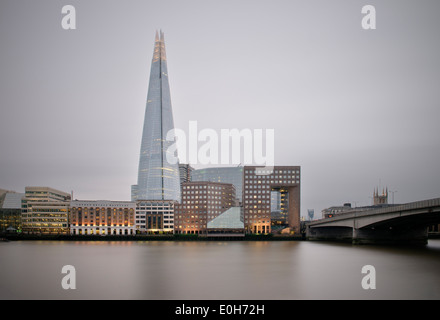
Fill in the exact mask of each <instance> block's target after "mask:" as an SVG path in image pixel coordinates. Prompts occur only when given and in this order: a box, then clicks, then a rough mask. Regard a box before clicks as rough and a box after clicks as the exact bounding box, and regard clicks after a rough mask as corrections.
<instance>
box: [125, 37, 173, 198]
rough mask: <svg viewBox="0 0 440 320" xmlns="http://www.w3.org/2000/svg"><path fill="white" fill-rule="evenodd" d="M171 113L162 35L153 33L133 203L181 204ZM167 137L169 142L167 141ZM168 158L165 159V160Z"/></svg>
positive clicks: (132, 196)
mask: <svg viewBox="0 0 440 320" xmlns="http://www.w3.org/2000/svg"><path fill="white" fill-rule="evenodd" d="M173 129H174V121H173V111H172V107H171V97H170V86H169V83H168V68H167V58H166V53H165V42H164V34H163V32H162V31H161V32H160V35H159V34H158V33H157V32H156V40H155V43H154V52H153V60H152V63H151V71H150V83H149V87H148V96H147V105H146V109H145V119H144V129H143V133H142V143H141V150H140V158H139V172H138V183H137V185H133V186H132V194H131V198H132V200H133V201H135V200H175V201H179V202H180V178H179V164H178V163H177V161H169V159H177V153H176V152H175V150H174V152H173V151H172V150H171V148H170V146H172V145H173V144H174V140H173V139H169V138H170V137H174V136H173V135H171V136H170V135H169V132H172V131H171V130H173ZM167 134H168V140H167ZM167 155H168V156H167Z"/></svg>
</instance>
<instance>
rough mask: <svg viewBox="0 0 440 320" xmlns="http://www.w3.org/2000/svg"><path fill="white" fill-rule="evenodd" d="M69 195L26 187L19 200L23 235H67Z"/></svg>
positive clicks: (49, 189) (57, 191) (44, 188)
mask: <svg viewBox="0 0 440 320" xmlns="http://www.w3.org/2000/svg"><path fill="white" fill-rule="evenodd" d="M70 200H71V195H70V194H69V193H66V192H63V191H59V190H56V189H52V188H49V187H26V188H25V196H24V197H23V198H22V200H21V220H22V230H23V232H24V233H37V234H69V206H70Z"/></svg>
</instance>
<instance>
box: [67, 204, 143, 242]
mask: <svg viewBox="0 0 440 320" xmlns="http://www.w3.org/2000/svg"><path fill="white" fill-rule="evenodd" d="M135 209H136V204H135V202H132V201H107V200H85V201H80V200H74V201H71V202H70V233H71V234H73V235H133V234H135V231H136V227H135V222H134V216H135Z"/></svg>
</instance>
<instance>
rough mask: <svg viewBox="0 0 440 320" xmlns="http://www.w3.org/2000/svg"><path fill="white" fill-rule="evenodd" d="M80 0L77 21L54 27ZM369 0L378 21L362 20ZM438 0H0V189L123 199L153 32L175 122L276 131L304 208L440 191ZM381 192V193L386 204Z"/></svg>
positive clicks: (134, 156) (278, 157) (133, 163)
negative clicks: (297, 172) (366, 25)
mask: <svg viewBox="0 0 440 320" xmlns="http://www.w3.org/2000/svg"><path fill="white" fill-rule="evenodd" d="M67 4H71V5H73V6H75V8H76V15H77V22H76V23H77V30H70V31H69V30H63V29H62V28H61V19H62V14H61V8H62V7H63V6H64V5H67ZM366 4H371V5H374V6H375V8H376V11H377V29H376V30H369V31H367V30H363V29H362V28H361V19H362V16H363V15H362V14H361V8H362V6H364V5H366ZM439 12H440V2H438V1H415V0H412V1H385V2H384V1H352V0H346V1H327V0H326V1H324V0H323V1H306V0H302V1H292V0H288V1H287V0H286V1H273V0H271V1H244V0H240V1H230V0H226V1H192V0H185V1H140V0H139V1H108V0H106V1H78V0H77V1H70V0H69V1H67V2H64V1H30V0H28V1H12V0H9V1H5V0H2V2H1V3H0V70H1V72H0V108H1V109H0V110H1V113H0V137H1V140H0V188H4V189H12V190H15V191H19V192H23V191H24V187H25V186H31V185H43V186H50V187H53V188H57V189H60V190H63V191H67V192H70V191H71V190H73V192H74V197H75V198H78V199H109V200H129V199H130V185H131V184H135V183H136V180H137V167H138V161H139V148H140V141H141V134H142V125H143V117H144V112H145V101H146V95H147V88H148V78H149V72H150V64H151V58H152V53H153V45H154V35H155V31H156V30H158V29H162V30H163V31H164V32H165V42H166V49H167V57H168V70H169V79H170V87H171V98H172V103H173V112H174V122H175V126H176V127H177V128H182V129H186V128H188V121H191V120H197V121H198V126H199V129H202V128H213V129H216V130H220V129H221V128H226V129H228V128H231V129H232V128H238V129H243V128H251V129H268V128H271V129H272V128H273V129H275V163H276V164H278V165H300V166H301V167H302V190H301V201H302V204H301V207H302V208H301V209H302V215H306V214H307V209H312V208H313V209H315V215H318V216H319V215H320V211H321V210H322V209H323V208H325V207H328V206H331V205H340V204H342V203H344V202H352V203H353V204H355V203H356V204H357V205H358V206H359V205H368V204H370V203H371V198H369V197H371V196H372V192H373V189H374V188H375V187H377V186H378V185H379V183H380V184H381V186H382V187H385V186H388V188H389V189H391V190H397V192H396V193H395V194H394V198H395V202H396V203H400V202H410V201H416V200H423V199H428V198H434V197H439V196H440V195H439V192H440V170H439V169H440V162H439V149H440V148H439V147H440V128H439V126H438V119H440V103H439V101H440V99H439V98H440V92H439V88H440V61H439V58H438V57H440V43H439V42H440V37H439V36H438V32H439V30H440V20H439V19H438V13H439ZM390 200H391V199H390Z"/></svg>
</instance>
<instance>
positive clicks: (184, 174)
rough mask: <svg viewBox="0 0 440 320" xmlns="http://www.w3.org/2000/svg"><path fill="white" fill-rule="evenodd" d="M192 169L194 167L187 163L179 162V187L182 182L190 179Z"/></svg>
mask: <svg viewBox="0 0 440 320" xmlns="http://www.w3.org/2000/svg"><path fill="white" fill-rule="evenodd" d="M193 171H194V168H193V167H191V165H189V164H185V163H180V164H179V173H180V188H182V183H184V182H189V181H191V173H192V172H193Z"/></svg>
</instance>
